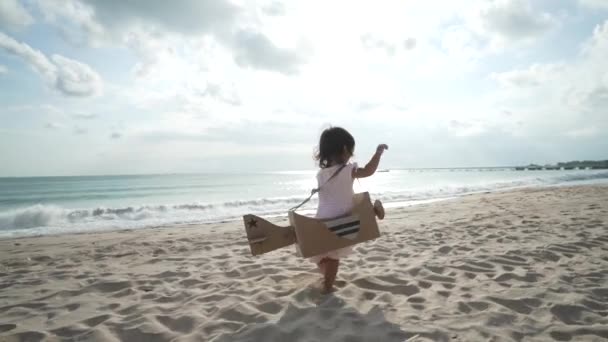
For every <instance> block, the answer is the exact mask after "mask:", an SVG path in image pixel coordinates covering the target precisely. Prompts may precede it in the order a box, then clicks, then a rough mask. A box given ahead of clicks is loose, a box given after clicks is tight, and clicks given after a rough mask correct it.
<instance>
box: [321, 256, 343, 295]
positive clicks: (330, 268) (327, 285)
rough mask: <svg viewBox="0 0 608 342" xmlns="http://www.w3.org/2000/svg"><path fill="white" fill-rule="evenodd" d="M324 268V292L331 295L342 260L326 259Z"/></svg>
mask: <svg viewBox="0 0 608 342" xmlns="http://www.w3.org/2000/svg"><path fill="white" fill-rule="evenodd" d="M323 261H324V263H323V264H324V265H323V266H324V267H323V271H324V272H323V274H324V279H323V292H325V293H329V292H331V291H332V289H333V288H334V282H335V281H336V275H337V274H338V267H339V266H340V260H339V259H338V260H336V259H331V258H325V259H323Z"/></svg>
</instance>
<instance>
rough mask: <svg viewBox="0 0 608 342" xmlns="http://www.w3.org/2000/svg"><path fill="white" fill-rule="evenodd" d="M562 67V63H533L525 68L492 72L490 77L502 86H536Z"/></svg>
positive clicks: (553, 75) (555, 75)
mask: <svg viewBox="0 0 608 342" xmlns="http://www.w3.org/2000/svg"><path fill="white" fill-rule="evenodd" d="M562 68H564V65H562V64H533V65H531V66H529V67H528V68H525V69H515V70H510V71H505V72H500V73H492V74H491V75H490V77H491V78H492V79H494V80H496V81H497V82H498V83H500V84H501V85H503V86H511V87H528V86H538V85H542V84H544V83H546V82H549V81H551V80H553V79H554V78H555V77H557V76H558V75H559V73H560V72H561V69H562Z"/></svg>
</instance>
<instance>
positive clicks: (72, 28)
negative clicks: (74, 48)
mask: <svg viewBox="0 0 608 342" xmlns="http://www.w3.org/2000/svg"><path fill="white" fill-rule="evenodd" d="M37 5H38V7H39V9H40V12H42V14H43V16H44V18H45V20H46V21H48V22H50V23H52V24H54V25H55V26H56V27H58V28H59V30H60V32H61V34H62V35H63V36H64V37H65V38H67V39H68V40H69V41H71V42H73V43H76V44H79V45H93V46H96V45H98V44H99V43H100V41H101V40H103V39H104V34H105V31H104V29H103V27H102V26H101V25H100V24H99V23H97V22H96V21H95V18H94V12H93V9H92V8H91V7H90V6H88V5H85V4H83V3H81V2H78V1H75V0H38V2H37Z"/></svg>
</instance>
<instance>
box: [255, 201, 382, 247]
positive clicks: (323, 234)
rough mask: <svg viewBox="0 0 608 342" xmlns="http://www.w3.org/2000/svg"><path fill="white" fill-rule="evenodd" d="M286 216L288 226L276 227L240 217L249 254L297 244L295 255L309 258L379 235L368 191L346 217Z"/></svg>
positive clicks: (256, 219)
mask: <svg viewBox="0 0 608 342" xmlns="http://www.w3.org/2000/svg"><path fill="white" fill-rule="evenodd" d="M288 215H289V223H290V226H288V227H280V226H277V225H275V224H272V223H270V222H268V221H266V220H264V219H263V218H261V217H259V216H256V215H251V214H248V215H244V216H243V221H244V223H245V231H246V232H247V239H248V240H249V246H250V247H251V254H252V255H260V254H264V253H268V252H271V251H274V250H276V249H279V248H283V247H286V246H290V245H293V244H297V245H298V247H299V248H298V254H299V255H300V256H302V257H305V258H308V257H312V256H315V255H319V254H322V253H325V252H329V251H332V250H334V249H337V248H342V247H347V246H352V245H355V244H358V243H361V242H364V241H369V240H373V239H375V238H377V237H379V236H380V231H379V230H378V223H377V222H376V214H375V213H374V207H373V206H372V202H371V200H370V197H369V193H367V192H363V193H359V194H355V196H354V197H353V210H352V213H351V214H350V215H347V216H343V217H338V218H333V219H329V220H319V219H316V218H312V217H307V216H303V215H300V214H298V213H296V212H295V211H293V210H292V211H289V214H288Z"/></svg>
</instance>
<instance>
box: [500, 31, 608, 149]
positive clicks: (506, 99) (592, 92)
mask: <svg viewBox="0 0 608 342" xmlns="http://www.w3.org/2000/svg"><path fill="white" fill-rule="evenodd" d="M607 53H608V20H607V21H605V22H604V23H602V24H600V25H598V26H597V27H596V28H595V29H594V31H593V34H592V35H591V37H590V38H589V39H587V41H586V42H585V43H584V44H583V45H582V49H581V51H580V53H579V55H578V57H577V58H576V59H575V60H573V61H571V62H570V63H563V62H560V63H545V64H533V65H531V66H530V67H528V68H523V69H515V70H511V71H506V72H501V73H493V74H491V75H490V77H491V78H492V79H494V80H496V81H497V82H498V83H499V84H501V85H503V86H505V87H502V88H500V89H499V90H500V91H499V92H497V95H496V100H497V101H496V103H497V104H498V105H501V106H508V107H510V108H512V111H513V115H512V116H511V118H510V120H512V121H517V120H525V122H526V125H525V127H523V128H522V129H524V130H525V131H526V132H527V134H535V135H540V134H547V135H553V136H555V135H565V136H568V137H570V138H588V137H592V136H596V135H597V134H599V132H601V131H605V130H606V129H608V112H607V111H606V108H608V76H607V75H608V63H607V62H606V58H605V56H606V55H607Z"/></svg>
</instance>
